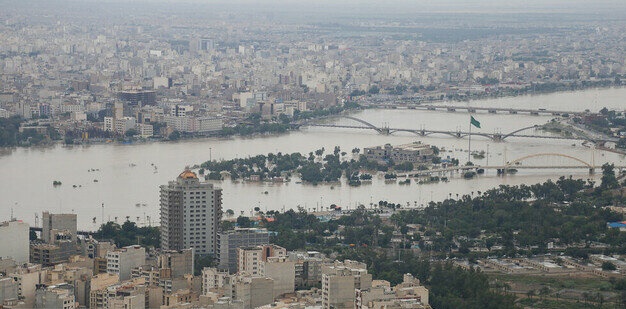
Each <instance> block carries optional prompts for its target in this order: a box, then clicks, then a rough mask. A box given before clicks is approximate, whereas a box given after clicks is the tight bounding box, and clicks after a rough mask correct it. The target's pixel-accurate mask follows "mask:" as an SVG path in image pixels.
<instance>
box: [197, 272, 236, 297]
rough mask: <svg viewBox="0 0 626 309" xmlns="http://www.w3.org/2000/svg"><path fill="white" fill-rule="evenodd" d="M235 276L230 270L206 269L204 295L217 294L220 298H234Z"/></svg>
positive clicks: (203, 277)
mask: <svg viewBox="0 0 626 309" xmlns="http://www.w3.org/2000/svg"><path fill="white" fill-rule="evenodd" d="M233 283H234V275H230V274H228V270H220V269H217V268H212V267H205V268H204V269H203V270H202V295H207V296H208V295H209V294H211V293H212V294H217V295H218V296H219V297H224V296H228V297H231V296H232V287H233Z"/></svg>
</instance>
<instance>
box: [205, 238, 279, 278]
mask: <svg viewBox="0 0 626 309" xmlns="http://www.w3.org/2000/svg"><path fill="white" fill-rule="evenodd" d="M269 243H270V234H269V233H268V231H267V230H266V229H259V228H236V229H235V230H232V231H226V232H224V233H220V234H219V235H218V246H217V259H218V266H217V268H219V269H221V270H228V271H229V272H230V273H235V272H236V271H237V248H240V247H251V246H257V245H267V244H269Z"/></svg>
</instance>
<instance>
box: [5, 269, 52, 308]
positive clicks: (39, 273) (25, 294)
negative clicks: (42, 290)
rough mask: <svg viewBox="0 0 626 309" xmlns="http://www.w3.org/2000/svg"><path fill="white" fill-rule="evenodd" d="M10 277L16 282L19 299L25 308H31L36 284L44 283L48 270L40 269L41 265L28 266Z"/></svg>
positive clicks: (33, 303)
mask: <svg viewBox="0 0 626 309" xmlns="http://www.w3.org/2000/svg"><path fill="white" fill-rule="evenodd" d="M11 276H12V277H13V280H15V282H17V286H18V296H19V298H20V299H23V300H24V303H25V305H26V308H33V307H34V306H35V289H36V287H37V285H38V284H45V283H46V279H47V277H48V270H46V269H42V268H41V265H37V264H28V266H27V267H20V268H18V269H17V270H16V271H15V273H13V274H11Z"/></svg>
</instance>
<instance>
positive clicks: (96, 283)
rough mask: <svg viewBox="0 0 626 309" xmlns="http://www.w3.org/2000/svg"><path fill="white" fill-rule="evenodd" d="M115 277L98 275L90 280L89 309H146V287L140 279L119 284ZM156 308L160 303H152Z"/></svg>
mask: <svg viewBox="0 0 626 309" xmlns="http://www.w3.org/2000/svg"><path fill="white" fill-rule="evenodd" d="M118 279H119V278H118V277H117V276H115V275H112V276H109V275H100V276H96V277H94V278H93V279H92V284H91V291H90V293H89V308H92V309H109V308H115V309H118V308H119V309H122V308H124V309H130V308H136V309H138V308H146V305H145V304H146V298H148V294H149V293H147V292H146V285H145V282H144V280H143V279H142V278H137V279H133V280H130V281H124V282H122V283H119V280H118ZM153 303H154V306H150V307H148V308H158V307H159V306H160V303H157V302H153Z"/></svg>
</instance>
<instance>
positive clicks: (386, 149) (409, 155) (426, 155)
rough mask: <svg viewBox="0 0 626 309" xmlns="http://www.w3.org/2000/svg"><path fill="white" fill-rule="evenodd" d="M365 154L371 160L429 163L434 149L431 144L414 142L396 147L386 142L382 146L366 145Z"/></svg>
mask: <svg viewBox="0 0 626 309" xmlns="http://www.w3.org/2000/svg"><path fill="white" fill-rule="evenodd" d="M363 154H364V155H365V157H366V158H367V159H368V160H370V161H378V162H388V161H393V162H394V163H396V164H398V163H404V162H409V163H413V164H420V163H424V164H428V163H431V162H432V158H433V156H434V151H433V149H432V148H431V147H430V145H427V144H422V143H421V142H414V143H411V144H404V145H398V146H395V147H394V146H391V144H385V146H382V147H381V146H376V147H366V148H364V149H363Z"/></svg>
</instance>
